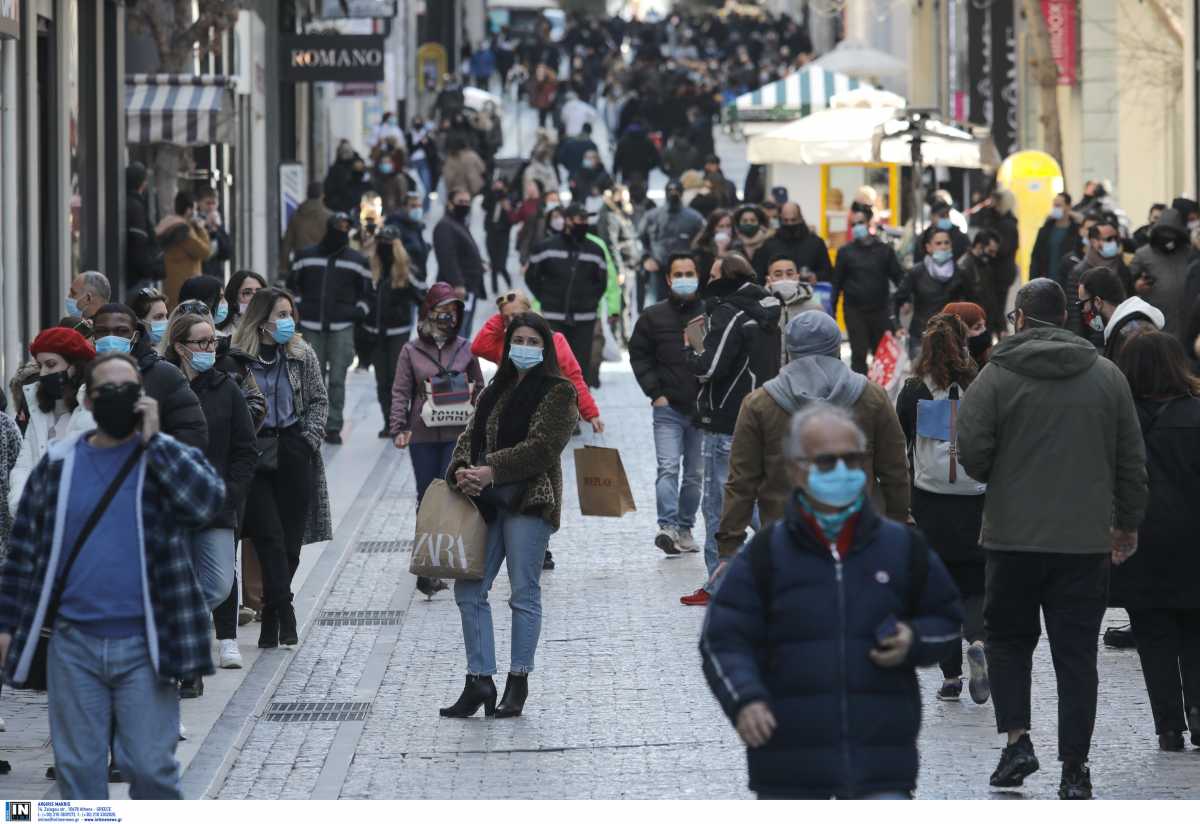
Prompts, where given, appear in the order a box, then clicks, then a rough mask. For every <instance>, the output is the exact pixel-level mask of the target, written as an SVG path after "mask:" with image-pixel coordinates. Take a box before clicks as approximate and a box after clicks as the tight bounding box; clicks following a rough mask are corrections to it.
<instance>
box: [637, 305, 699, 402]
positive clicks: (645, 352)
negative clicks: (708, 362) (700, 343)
mask: <svg viewBox="0 0 1200 824" xmlns="http://www.w3.org/2000/svg"><path fill="white" fill-rule="evenodd" d="M702 314H704V302H703V301H701V300H690V301H682V300H680V299H679V298H677V297H675V296H671V297H669V298H667V299H666V300H664V301H661V302H659V303H656V304H654V305H653V306H648V307H646V309H645V310H644V311H643V312H642V314H641V315H640V316H639V317H638V319H637V323H636V324H634V326H633V334H632V335H630V337H629V366H630V368H632V369H633V376H634V377H635V378H637V382H638V386H640V387H641V388H642V392H643V393H644V394H645V395H646V397H647V398H649V399H650V400H651V402H653V401H654V400H655V399H656V398H660V397H666V399H667V400H668V401H669V402H670V404H671V406H673V407H675V409H676V410H678V411H679V412H681V413H682V414H684V415H688V416H691V415H693V414H695V412H696V396H697V395H699V394H700V383H699V381H697V380H696V373H695V372H693V371H692V368H691V366H690V365H689V363H688V355H687V353H688V350H687V347H685V346H684V343H683V330H684V329H685V328H686V327H687V325H688V322H689V321H691V320H692V319H693V318H695V317H698V316H700V315H702Z"/></svg>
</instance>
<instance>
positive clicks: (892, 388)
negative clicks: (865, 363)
mask: <svg viewBox="0 0 1200 824" xmlns="http://www.w3.org/2000/svg"><path fill="white" fill-rule="evenodd" d="M907 373H908V350H907V349H906V348H905V346H904V343H903V341H900V340H899V339H897V338H896V336H895V335H893V334H892V333H891V332H884V333H883V337H882V338H881V339H880V341H879V346H877V347H876V348H875V359H874V360H873V361H871V369H870V371H868V372H867V377H868V378H869V379H870V380H871V382H872V383H877V384H879V385H880V386H882V387H883V388H884V391H886V392H887V393H888V397H889V398H891V400H892V404H893V405H895V403H896V399H897V398H898V397H900V389H901V387H902V386H903V385H904V378H905V377H906V375H907Z"/></svg>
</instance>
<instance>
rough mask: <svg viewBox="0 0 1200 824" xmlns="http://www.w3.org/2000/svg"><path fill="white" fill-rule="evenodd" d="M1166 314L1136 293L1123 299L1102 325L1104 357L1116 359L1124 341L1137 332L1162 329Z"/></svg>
mask: <svg viewBox="0 0 1200 824" xmlns="http://www.w3.org/2000/svg"><path fill="white" fill-rule="evenodd" d="M1165 323H1166V316H1165V315H1163V313H1162V312H1161V311H1159V310H1158V309H1155V308H1154V307H1153V306H1151V305H1150V304H1148V303H1146V301H1144V300H1142V299H1141V298H1139V297H1137V296H1136V295H1135V296H1133V297H1131V298H1129V299H1127V300H1124V301H1122V302H1121V304H1120V305H1119V306H1118V307H1117V308H1116V311H1114V312H1113V314H1112V317H1111V318H1109V319H1108V323H1106V324H1105V325H1104V357H1106V358H1108V359H1109V360H1116V358H1117V354H1118V353H1120V351H1121V347H1122V346H1124V345H1125V341H1126V340H1128V339H1129V338H1130V337H1131V336H1132V335H1135V334H1137V333H1138V332H1143V331H1148V330H1150V329H1162V328H1163V325H1164V324H1165Z"/></svg>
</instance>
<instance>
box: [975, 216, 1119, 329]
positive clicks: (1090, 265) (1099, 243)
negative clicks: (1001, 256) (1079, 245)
mask: <svg viewBox="0 0 1200 824" xmlns="http://www.w3.org/2000/svg"><path fill="white" fill-rule="evenodd" d="M1122 251H1123V250H1122V246H1121V230H1120V228H1119V224H1118V223H1117V218H1116V216H1115V215H1113V214H1111V213H1105V214H1103V215H1100V216H1099V218H1098V220H1097V221H1096V222H1095V223H1093V224H1092V225H1091V227H1089V228H1088V243H1087V249H1086V251H1085V252H1084V255H1083V258H1082V259H1081V260H1080V261H1079V263H1077V264H1076V265H1075V268H1074V269H1072V270H1071V271H1070V272H1069V273H1068V274H1067V275H1066V283H1065V285H1063V284H1060V285H1062V286H1063V292H1064V293H1065V294H1067V295H1074V294H1075V293H1076V292H1077V291H1078V290H1079V281H1080V280H1082V279H1083V273H1084V272H1086V271H1087V270H1089V269H1096V268H1103V269H1108V270H1109V271H1111V272H1113V273H1114V274H1115V275H1117V277H1119V278H1120V279H1121V286H1122V288H1124V290H1125V294H1127V295H1132V294H1134V288H1133V275H1132V274H1131V273H1130V270H1129V267H1128V266H1126V265H1125V256H1124V254H1122ZM1080 308H1081V307H1080V306H1079V305H1078V304H1077V303H1076V302H1075V301H1074V300H1068V301H1067V329H1069V330H1070V331H1072V332H1074V333H1075V334H1077V335H1080V336H1081V337H1085V338H1087V339H1088V340H1090V341H1091V342H1092V344H1093V345H1095V346H1096V348H1097V349H1100V348H1102V347H1103V346H1104V337H1103V335H1102V334H1101V333H1100V332H1096V331H1094V330H1091V329H1088V328H1087V326H1086V325H1085V324H1084V322H1083V318H1082V316H1081V314H1080ZM989 311H990V310H989Z"/></svg>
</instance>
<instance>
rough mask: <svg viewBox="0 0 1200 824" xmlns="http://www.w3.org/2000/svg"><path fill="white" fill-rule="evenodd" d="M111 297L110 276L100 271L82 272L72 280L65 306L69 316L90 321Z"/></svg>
mask: <svg viewBox="0 0 1200 824" xmlns="http://www.w3.org/2000/svg"><path fill="white" fill-rule="evenodd" d="M111 297H112V287H111V286H110V285H109V283H108V278H106V277H105V276H104V275H102V274H101V273H100V272H95V271H88V272H80V273H79V274H78V275H76V276H75V279H74V280H73V281H71V289H70V291H69V292H67V300H66V305H65V306H64V308H65V309H66V311H67V315H68V316H70V317H73V318H76V317H77V318H82V319H83V320H86V321H90V320H91V319H92V318H94V317H95V316H96V312H98V311H99V310H100V307H101V306H103V305H104V304H106V303H108V301H109V298H111Z"/></svg>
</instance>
